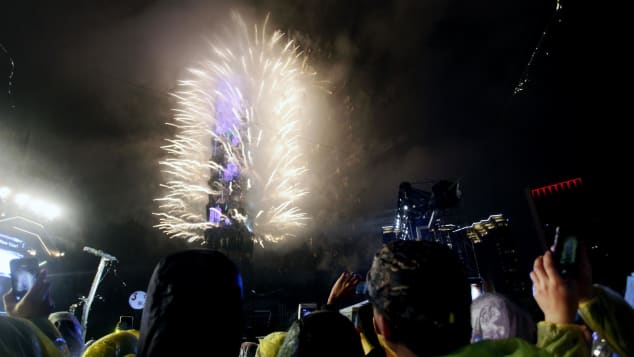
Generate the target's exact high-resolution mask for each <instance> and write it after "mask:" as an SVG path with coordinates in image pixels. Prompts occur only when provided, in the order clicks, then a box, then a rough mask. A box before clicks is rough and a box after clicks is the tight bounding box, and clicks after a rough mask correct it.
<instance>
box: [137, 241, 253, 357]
mask: <svg viewBox="0 0 634 357" xmlns="http://www.w3.org/2000/svg"><path fill="white" fill-rule="evenodd" d="M244 324H245V318H244V311H243V286H242V276H241V274H240V272H239V271H238V268H237V267H236V266H235V264H234V263H233V262H232V261H231V260H229V258H227V256H225V255H224V254H222V253H220V252H218V251H214V250H209V249H192V250H186V251H182V252H179V253H175V254H172V255H170V256H167V257H165V258H163V259H162V260H161V261H160V262H159V263H158V264H157V265H156V267H155V269H154V272H153V274H152V277H151V278H150V283H149V285H148V289H147V298H146V301H145V306H144V308H143V315H142V317H141V328H140V332H141V335H140V338H139V345H138V356H140V357H149V356H152V357H155V356H200V355H208V356H237V355H238V354H239V352H240V344H241V338H242V334H243V332H244V331H243V330H244Z"/></svg>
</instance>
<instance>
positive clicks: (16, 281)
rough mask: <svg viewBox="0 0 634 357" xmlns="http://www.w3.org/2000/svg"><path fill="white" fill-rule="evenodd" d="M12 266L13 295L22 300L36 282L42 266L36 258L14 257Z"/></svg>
mask: <svg viewBox="0 0 634 357" xmlns="http://www.w3.org/2000/svg"><path fill="white" fill-rule="evenodd" d="M10 266H11V287H12V288H13V295H14V296H15V298H16V300H17V301H20V299H22V297H23V296H24V295H25V294H26V293H27V292H28V291H29V290H30V289H31V288H32V287H33V285H34V284H35V281H36V280H37V275H38V273H39V271H40V267H39V265H38V262H37V259H35V258H21V259H13V260H11V262H10Z"/></svg>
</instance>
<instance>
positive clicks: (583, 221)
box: [527, 178, 593, 277]
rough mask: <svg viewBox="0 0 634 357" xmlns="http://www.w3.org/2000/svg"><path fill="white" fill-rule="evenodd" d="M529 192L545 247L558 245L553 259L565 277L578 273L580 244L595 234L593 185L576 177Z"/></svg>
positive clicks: (530, 204)
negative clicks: (591, 205)
mask: <svg viewBox="0 0 634 357" xmlns="http://www.w3.org/2000/svg"><path fill="white" fill-rule="evenodd" d="M527 192H528V202H529V206H530V208H531V214H532V216H533V221H534V223H535V227H536V229H537V235H538V237H539V240H540V242H541V245H542V249H543V250H547V249H550V248H551V247H554V251H553V258H554V260H555V265H556V267H557V270H558V271H559V273H560V274H561V275H562V276H563V277H568V276H574V275H575V274H576V273H577V265H578V260H579V259H578V254H577V253H578V252H577V250H578V248H579V244H580V242H581V241H582V240H585V239H586V238H589V237H591V236H592V235H591V234H589V232H591V231H592V229H593V227H592V224H591V221H592V220H591V217H590V212H592V209H591V208H592V207H589V206H588V204H589V202H591V200H590V198H591V194H592V191H591V190H590V187H589V185H588V184H587V183H586V182H585V181H584V180H582V179H581V178H576V179H573V180H568V181H563V182H559V183H556V184H552V185H548V186H544V187H539V188H535V189H529V190H527Z"/></svg>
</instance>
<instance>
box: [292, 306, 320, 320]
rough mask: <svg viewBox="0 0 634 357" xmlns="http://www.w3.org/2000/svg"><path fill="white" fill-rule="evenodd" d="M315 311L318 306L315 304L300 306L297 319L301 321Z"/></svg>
mask: <svg viewBox="0 0 634 357" xmlns="http://www.w3.org/2000/svg"><path fill="white" fill-rule="evenodd" d="M315 310H317V304H315V303H304V304H299V306H297V319H298V320H301V319H302V318H303V317H305V316H306V315H308V314H310V313H311V312H313V311H315Z"/></svg>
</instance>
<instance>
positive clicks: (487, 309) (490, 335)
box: [471, 292, 536, 342]
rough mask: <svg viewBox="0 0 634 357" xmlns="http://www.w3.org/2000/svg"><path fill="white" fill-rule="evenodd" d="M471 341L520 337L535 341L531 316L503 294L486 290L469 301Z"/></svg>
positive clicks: (534, 327) (534, 328)
mask: <svg viewBox="0 0 634 357" xmlns="http://www.w3.org/2000/svg"><path fill="white" fill-rule="evenodd" d="M471 328H472V331H471V342H478V341H482V340H497V339H503V338H511V337H520V338H522V339H524V340H526V341H528V342H535V334H536V324H535V322H534V321H533V319H532V318H531V316H530V315H529V314H528V313H527V312H526V311H524V310H522V309H521V308H520V307H519V306H517V305H516V304H515V303H513V302H512V301H511V300H509V299H508V298H507V297H505V296H504V295H501V294H498V293H494V292H487V293H484V294H482V295H480V296H478V297H477V298H476V299H475V300H473V302H472V303H471Z"/></svg>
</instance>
